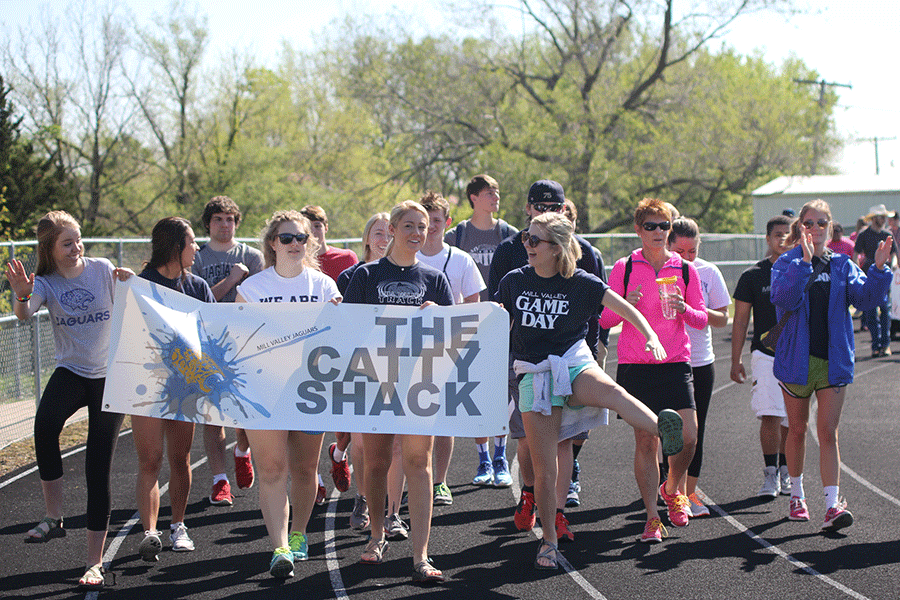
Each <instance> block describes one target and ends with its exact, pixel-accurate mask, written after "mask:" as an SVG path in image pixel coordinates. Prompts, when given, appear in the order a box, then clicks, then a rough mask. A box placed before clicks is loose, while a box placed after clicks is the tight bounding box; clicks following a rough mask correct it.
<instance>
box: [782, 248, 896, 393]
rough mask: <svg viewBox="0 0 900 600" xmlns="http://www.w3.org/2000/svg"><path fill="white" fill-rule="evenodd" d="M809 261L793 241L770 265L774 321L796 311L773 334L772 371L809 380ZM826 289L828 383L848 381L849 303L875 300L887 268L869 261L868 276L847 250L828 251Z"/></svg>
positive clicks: (868, 304) (791, 379)
mask: <svg viewBox="0 0 900 600" xmlns="http://www.w3.org/2000/svg"><path fill="white" fill-rule="evenodd" d="M812 271H813V267H812V264H811V263H808V262H804V261H803V248H802V247H800V246H797V247H796V248H794V249H792V250H788V251H787V252H785V253H784V254H782V255H781V256H779V257H778V260H776V261H775V264H774V265H772V291H771V295H772V304H774V305H775V312H776V313H777V315H778V319H779V321H780V320H781V316H782V315H783V314H784V313H785V312H786V311H789V310H793V311H795V312H794V314H793V315H792V316H791V318H789V319H788V322H787V324H786V325H785V328H784V331H782V332H781V336H780V337H779V338H778V345H777V347H776V349H775V367H774V374H775V377H776V378H778V380H779V381H781V382H784V383H792V384H797V385H806V383H807V382H808V381H809V297H808V294H809V293H808V292H806V293H804V291H803V290H804V288H805V287H806V282H807V281H808V280H809V278H810V276H811V275H812ZM829 272H830V276H831V293H830V295H829V298H828V383H829V384H830V385H847V384H849V383H852V382H853V365H854V363H855V361H856V358H855V351H856V344H855V341H854V338H853V320H852V319H851V317H850V311H849V306H850V305H851V304H852V305H853V306H855V307H856V308H858V309H860V310H868V309H870V308H874V307H875V306H877V305H878V303H879V302H880V301H881V299H882V298H884V297H885V295H886V294H887V293H888V289H889V287H890V285H891V279H892V274H891V270H890V269H889V268H887V267H886V266H885V267H883V268H882V269H877V268H876V267H875V265H872V266H871V267H869V273H868V277H866V275H865V274H863V272H862V270H860V268H859V267H858V266H856V264H855V263H854V262H853V261H852V260H850V257H849V256H847V255H846V254H837V253H833V254H832V255H831V262H830V269H829Z"/></svg>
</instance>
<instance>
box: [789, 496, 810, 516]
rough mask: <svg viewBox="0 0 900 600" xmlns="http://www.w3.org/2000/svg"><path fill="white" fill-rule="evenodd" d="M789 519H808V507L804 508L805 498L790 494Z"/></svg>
mask: <svg viewBox="0 0 900 600" xmlns="http://www.w3.org/2000/svg"><path fill="white" fill-rule="evenodd" d="M788 519H790V520H791V521H809V509H808V508H806V498H797V497H794V496H791V513H790V514H789V515H788Z"/></svg>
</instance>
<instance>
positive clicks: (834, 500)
mask: <svg viewBox="0 0 900 600" xmlns="http://www.w3.org/2000/svg"><path fill="white" fill-rule="evenodd" d="M837 504H838V486H836V485H826V486H825V510H826V512H827V511H828V509H829V508H832V507H835V506H837Z"/></svg>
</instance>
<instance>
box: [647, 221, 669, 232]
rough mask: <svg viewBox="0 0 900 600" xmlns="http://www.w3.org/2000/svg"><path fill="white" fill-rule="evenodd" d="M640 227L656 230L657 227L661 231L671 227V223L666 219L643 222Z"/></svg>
mask: <svg viewBox="0 0 900 600" xmlns="http://www.w3.org/2000/svg"><path fill="white" fill-rule="evenodd" d="M641 227H643V228H644V231H656V228H657V227H659V228H660V229H662V230H663V231H668V230H670V229H672V224H671V223H669V222H668V221H663V222H662V223H643V224H642V225H641Z"/></svg>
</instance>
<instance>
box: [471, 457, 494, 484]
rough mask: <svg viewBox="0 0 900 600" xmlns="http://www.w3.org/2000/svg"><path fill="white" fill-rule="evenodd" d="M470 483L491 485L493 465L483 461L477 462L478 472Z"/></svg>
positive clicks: (492, 481)
mask: <svg viewBox="0 0 900 600" xmlns="http://www.w3.org/2000/svg"><path fill="white" fill-rule="evenodd" d="M472 483H474V484H475V485H491V484H492V483H494V467H493V466H492V465H491V463H490V462H488V461H485V462H483V463H479V465H478V473H476V474H475V478H474V479H472Z"/></svg>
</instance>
